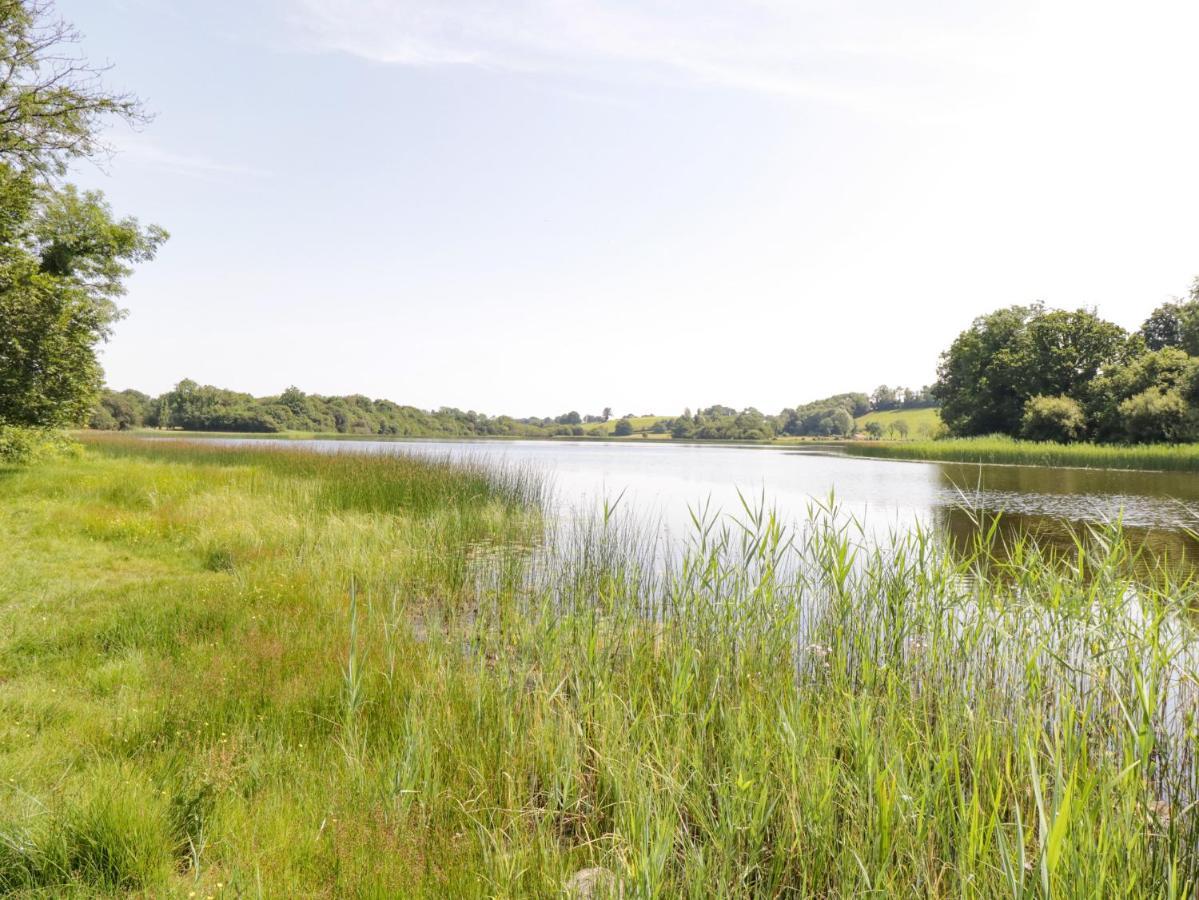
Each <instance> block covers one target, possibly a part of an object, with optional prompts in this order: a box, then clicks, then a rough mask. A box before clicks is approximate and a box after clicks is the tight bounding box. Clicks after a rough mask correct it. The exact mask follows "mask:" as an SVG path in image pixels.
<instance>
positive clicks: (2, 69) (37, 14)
mask: <svg viewBox="0 0 1199 900" xmlns="http://www.w3.org/2000/svg"><path fill="white" fill-rule="evenodd" d="M77 42H78V35H77V33H76V32H75V31H74V30H73V29H72V28H71V27H70V26H69V25H67V24H65V23H63V22H62V21H60V20H58V19H57V18H55V17H54V13H53V7H52V5H51V4H49V3H47V2H42V0H0V426H6V425H7V426H13V425H16V426H24V427H35V428H54V427H62V426H69V425H78V424H81V423H82V422H83V421H84V420H85V419H86V418H87V416H88V414H89V412H90V411H91V409H92V407H93V403H94V401H95V398H96V396H97V394H98V391H99V388H100V385H101V383H102V371H101V368H100V364H99V361H98V360H97V359H96V346H97V345H98V344H99V343H100V342H102V341H104V340H107V339H108V337H109V336H110V334H111V332H112V327H113V325H114V323H115V322H116V321H117V320H118V319H119V318H120V317H121V315H122V311H121V310H120V309H119V307H118V306H117V303H116V301H117V300H118V299H119V298H120V297H121V296H122V295H123V294H124V292H125V281H126V279H127V278H128V276H129V275H130V274H131V272H132V266H133V264H134V263H138V262H144V261H146V260H149V259H152V258H153V256H154V253H155V251H156V250H157V249H158V247H159V246H160V245H161V244H162V242H163V241H164V240H166V238H167V234H166V232H165V231H164V230H163V229H161V228H158V227H156V226H150V227H148V228H143V227H142V226H140V225H139V223H138V222H137V220H136V219H133V218H124V219H116V218H115V217H114V216H113V213H112V210H111V208H110V207H109V206H108V204H107V203H106V202H105V201H104V197H103V195H102V194H100V193H99V192H96V191H89V192H80V191H78V190H76V189H75V188H74V187H73V186H72V185H69V184H67V185H62V184H60V183H59V179H60V178H61V176H63V175H64V174H65V173H66V170H67V167H68V164H69V163H70V162H71V161H72V160H74V159H78V158H93V159H94V158H96V157H97V156H98V155H100V154H102V153H103V152H104V147H103V145H102V142H101V140H100V129H101V126H102V124H103V123H104V121H105V120H107V119H109V118H112V117H116V118H117V119H123V120H125V121H128V122H134V123H136V122H139V121H143V120H144V119H145V116H144V115H143V114H142V112H141V110H140V107H139V106H138V104H137V102H136V100H135V99H133V98H132V97H130V96H129V95H125V94H118V93H113V92H110V91H108V90H107V89H106V88H105V87H104V85H103V82H102V79H101V77H100V76H101V74H102V72H103V70H102V69H98V68H96V67H93V66H91V65H89V64H88V62H87V61H86V59H84V58H83V57H81V56H79V55H78V54H76V53H74V52H73V50H72V48H73V45H74V44H76V43H77Z"/></svg>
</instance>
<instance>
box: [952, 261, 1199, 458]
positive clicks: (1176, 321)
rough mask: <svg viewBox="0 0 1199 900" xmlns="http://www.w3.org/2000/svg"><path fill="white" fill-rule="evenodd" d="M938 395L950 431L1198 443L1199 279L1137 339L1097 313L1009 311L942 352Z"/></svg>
mask: <svg viewBox="0 0 1199 900" xmlns="http://www.w3.org/2000/svg"><path fill="white" fill-rule="evenodd" d="M937 376H938V377H937V382H936V384H935V385H933V388H932V394H933V397H934V398H935V399H936V401H937V402H938V403H939V404H940V415H941V419H942V421H943V422H944V423H945V426H946V428H947V429H948V432H949V433H950V434H951V435H955V436H960V437H969V436H978V435H992V434H1001V435H1007V436H1010V437H1019V438H1025V439H1029V440H1039V441H1058V442H1071V441H1081V440H1089V441H1094V442H1097V443H1155V442H1157V443H1178V442H1183V441H1197V440H1199V278H1196V279H1195V281H1194V283H1193V284H1192V286H1191V289H1190V292H1189V295H1188V296H1187V297H1186V298H1183V299H1175V300H1172V301H1170V302H1167V303H1163V304H1162V305H1160V306H1158V307H1157V308H1156V309H1154V310H1153V312H1152V313H1150V315H1149V317H1148V318H1147V319H1146V320H1145V322H1144V324H1142V325H1141V327H1140V328H1139V329H1138V330H1137V331H1135V332H1132V333H1129V332H1127V331H1125V330H1124V329H1123V328H1121V327H1120V326H1119V325H1116V324H1115V323H1113V322H1108V321H1106V320H1105V319H1102V318H1100V317H1099V316H1098V315H1097V313H1096V312H1095V311H1094V310H1093V309H1076V310H1059V309H1049V308H1047V307H1046V306H1045V305H1044V304H1041V303H1034V304H1031V305H1027V306H1009V307H1006V308H1004V309H1000V310H996V311H995V312H993V313H990V314H988V315H985V316H980V317H979V318H977V319H975V320H974V322H973V324H972V325H971V326H970V327H969V328H968V329H966V330H965V331H963V332H962V333H961V334H960V335H958V337H957V338H956V339H955V340H954V342H953V344H952V345H951V346H950V347H949V349H948V350H946V351H945V353H944V354H942V356H941V361H940V366H939V368H938V373H937Z"/></svg>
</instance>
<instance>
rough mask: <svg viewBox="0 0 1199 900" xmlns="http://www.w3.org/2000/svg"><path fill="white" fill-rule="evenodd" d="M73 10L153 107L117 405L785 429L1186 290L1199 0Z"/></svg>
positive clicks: (131, 145) (1197, 241)
mask: <svg viewBox="0 0 1199 900" xmlns="http://www.w3.org/2000/svg"><path fill="white" fill-rule="evenodd" d="M59 5H60V9H61V12H62V13H63V14H64V15H65V16H66V17H67V18H68V19H71V20H73V21H74V22H75V23H76V24H77V25H78V26H79V27H80V28H81V29H82V30H83V31H84V32H85V33H86V35H87V40H86V44H85V47H86V49H87V50H88V52H89V54H90V55H91V56H92V57H93V58H98V59H101V60H104V59H109V60H111V61H113V62H114V63H115V64H116V69H115V71H114V73H113V76H112V78H113V80H114V82H115V83H116V84H118V85H121V86H125V87H129V88H131V89H133V90H135V91H137V92H138V93H139V94H141V95H142V96H143V97H144V98H145V100H146V101H147V102H148V104H149V105H150V107H151V108H152V109H153V110H155V111H156V112H157V113H158V118H157V120H156V121H155V122H154V124H153V125H152V126H150V127H149V128H148V129H146V130H144V131H143V132H141V133H137V134H134V133H130V132H128V131H126V130H120V131H117V132H115V133H114V136H113V140H114V143H115V144H116V145H117V146H118V147H119V149H120V153H119V154H118V155H117V156H116V158H115V159H114V160H113V162H112V164H111V165H109V166H108V167H107V172H105V173H100V172H97V171H96V170H94V169H92V168H85V169H82V170H81V171H80V172H79V174H78V177H79V180H81V181H83V182H85V183H87V184H89V185H95V186H99V187H101V188H103V189H104V190H105V191H106V192H107V193H108V195H109V197H110V198H111V200H112V201H113V204H114V206H115V207H116V208H117V211H118V212H121V213H132V214H135V215H138V216H140V217H141V218H142V219H143V220H146V221H154V222H158V223H160V224H162V225H164V226H166V227H167V228H169V229H170V230H171V232H172V234H173V239H172V240H171V242H170V243H169V244H168V245H167V246H166V247H165V248H164V249H163V251H162V253H161V255H160V257H159V259H158V260H157V261H156V262H154V263H153V264H151V265H149V266H146V267H144V268H143V269H142V270H141V271H140V272H139V273H138V275H137V276H136V277H135V279H134V281H133V284H132V289H131V292H130V295H129V297H128V302H127V304H126V305H127V306H128V307H129V309H130V317H129V318H128V320H126V321H125V322H123V323H122V324H121V325H120V326H119V329H118V332H117V334H116V337H115V338H114V339H113V341H112V342H111V344H110V345H109V346H108V348H107V349H106V351H105V354H104V362H105V367H106V369H107V371H108V376H109V382H110V383H111V384H112V385H113V386H115V387H118V388H122V387H137V388H140V389H142V390H146V391H150V392H159V391H162V390H165V389H167V388H169V387H170V386H171V385H172V384H173V383H174V382H176V381H178V380H179V379H181V378H184V377H190V378H195V379H197V380H199V381H202V382H211V383H215V384H219V385H222V386H227V387H233V388H239V389H242V390H249V391H252V392H254V393H259V394H262V393H275V392H278V391H279V390H281V389H282V388H283V387H285V386H286V385H288V384H291V383H294V384H297V385H299V386H300V387H301V388H303V389H304V390H307V391H311V392H320V393H350V392H360V393H365V394H369V395H372V396H377V397H388V398H391V399H394V400H397V401H400V402H406V403H412V404H415V405H418V406H423V407H436V406H441V405H452V406H459V407H462V408H472V409H478V410H481V411H485V412H489V413H498V412H509V413H513V414H516V415H529V414H539V415H540V414H556V413H559V412H562V411H564V410H568V409H578V410H579V411H581V412H584V413H587V412H598V411H599V409H600V408H602V407H604V406H612V407H614V408H616V410H617V412H618V413H623V412H629V411H631V412H655V413H662V414H666V413H677V412H679V411H680V410H681V409H682V408H683V407H684V406H692V407H695V406H697V405H707V404H710V403H724V404H728V405H732V406H738V407H740V406H747V405H756V406H758V407H759V408H761V409H763V410H765V411H767V412H775V411H777V410H778V409H779V408H781V407H783V406H792V405H795V404H796V403H799V402H802V401H805V400H808V399H812V398H815V397H818V396H822V395H826V394H829V393H834V392H838V391H843V390H869V389H870V388H872V387H873V386H874V385H876V384H878V383H880V382H887V383H891V384H895V383H901V384H911V385H918V384H923V383H927V382H929V381H931V380H932V378H933V374H934V371H935V366H936V358H937V354H938V353H939V352H940V351H941V350H942V349H943V348H944V347H945V346H946V345H947V344H948V342H949V341H950V340H952V338H953V336H954V335H955V334H956V333H957V332H958V331H960V330H961V329H962V328H963V327H965V326H966V325H967V324H968V323H969V322H970V320H971V319H972V318H973V317H974V316H976V315H978V314H980V313H982V312H986V311H988V310H990V309H993V308H995V307H998V306H1001V305H1006V304H1010V303H1018V302H1027V301H1030V300H1034V299H1044V300H1045V301H1047V302H1048V303H1050V304H1051V305H1055V306H1068V307H1073V306H1078V305H1083V304H1085V305H1094V306H1097V307H1098V308H1099V311H1100V312H1101V313H1102V314H1104V315H1106V316H1107V317H1109V318H1111V319H1113V320H1115V321H1117V322H1119V323H1121V324H1122V325H1125V326H1126V327H1135V326H1136V325H1138V324H1139V323H1140V321H1141V320H1142V319H1143V318H1144V317H1145V315H1146V314H1147V313H1148V312H1149V310H1150V309H1151V308H1152V307H1153V306H1154V305H1156V304H1158V303H1160V302H1161V301H1163V300H1166V299H1169V297H1170V296H1172V295H1176V294H1181V293H1183V292H1184V291H1185V290H1186V288H1187V286H1188V285H1189V283H1190V280H1191V278H1192V276H1194V275H1196V274H1199V215H1196V210H1199V164H1196V159H1197V158H1199V116H1197V115H1196V109H1197V108H1199V54H1196V53H1195V51H1194V47H1195V45H1196V41H1197V39H1199V3H1196V2H1194V0H1147V2H1141V3H1136V4H1131V3H1115V2H1107V0H1098V2H1096V0H1050V2H1040V3H1038V2H1031V0H1014V2H1003V3H993V2H950V0H940V2H937V0H916V2H908V3H903V4H897V3H894V2H891V0H874V2H843V0H840V2H835V0H812V2H786V0H741V2H734V0H646V2H631V0H614V2H601V0H60V4H59Z"/></svg>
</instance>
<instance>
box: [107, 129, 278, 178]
mask: <svg viewBox="0 0 1199 900" xmlns="http://www.w3.org/2000/svg"><path fill="white" fill-rule="evenodd" d="M107 143H108V145H109V146H110V147H111V148H112V149H113V151H114V155H115V160H116V161H117V162H118V163H119V162H122V161H128V162H132V163H134V164H136V165H139V166H148V167H151V168H155V169H159V170H161V171H164V172H169V173H171V174H172V175H183V176H188V177H192V178H222V177H242V178H265V177H269V176H270V175H271V173H270V172H269V171H268V170H266V169H260V168H257V167H255V166H250V165H246V164H244V163H240V162H229V161H225V160H217V159H213V158H211V157H209V156H205V155H203V154H197V153H179V152H177V151H174V150H170V149H168V148H166V147H163V146H162V145H160V144H158V143H156V142H155V141H153V140H152V139H150V138H148V137H146V136H145V135H143V134H140V133H132V134H130V133H127V132H126V133H113V134H110V135H109V137H108V141H107Z"/></svg>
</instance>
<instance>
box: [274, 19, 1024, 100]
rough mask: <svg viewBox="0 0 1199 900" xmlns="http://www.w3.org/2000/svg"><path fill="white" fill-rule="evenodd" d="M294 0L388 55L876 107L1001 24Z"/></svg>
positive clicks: (306, 23) (963, 55) (318, 44)
mask: <svg viewBox="0 0 1199 900" xmlns="http://www.w3.org/2000/svg"><path fill="white" fill-rule="evenodd" d="M290 2H291V19H292V24H293V26H294V27H295V28H296V31H297V34H298V35H300V38H301V40H302V41H303V43H304V44H305V45H306V46H307V47H309V48H310V49H318V50H335V51H341V52H345V53H349V54H353V55H356V56H359V57H363V58H365V59H370V60H374V61H377V62H382V63H392V64H399V65H408V66H435V65H458V66H463V65H465V66H480V67H488V68H494V69H506V70H513V71H525V72H544V71H550V72H564V73H570V74H576V75H592V76H597V77H603V78H620V79H629V78H657V79H671V80H676V81H677V80H685V81H687V82H692V83H694V82H699V83H704V84H711V85H720V86H725V87H732V88H737V89H742V90H749V91H755V92H762V93H769V94H777V95H782V96H790V97H797V98H805V99H815V100H821V101H828V102H832V103H838V104H849V105H854V106H871V107H873V106H880V105H885V104H886V103H887V101H888V98H889V97H891V96H894V95H896V94H897V93H899V92H907V93H912V92H915V93H919V92H920V91H921V90H932V89H934V87H935V89H937V90H945V89H946V88H950V89H952V87H953V79H947V78H945V77H944V76H945V72H946V70H947V69H955V70H964V71H965V74H969V72H972V71H980V70H984V69H986V68H988V67H989V65H990V64H992V63H993V62H994V60H995V56H996V53H995V52H994V51H995V38H996V35H997V34H1000V35H1001V34H1002V30H1003V29H1002V28H999V29H996V28H995V27H994V25H995V23H994V21H986V16H985V14H984V13H983V12H981V11H980V10H979V9H977V8H976V9H975V11H974V12H973V13H972V14H969V15H966V14H962V13H953V12H947V11H946V8H945V7H944V5H942V4H931V5H929V6H928V7H927V9H926V12H925V14H923V15H922V14H921V10H920V8H919V7H920V4H894V3H893V2H884V0H875V2H874V3H869V2H867V3H863V4H856V5H855V6H854V7H853V11H849V10H848V9H847V8H846V7H845V6H843V5H842V4H840V3H836V2H833V0H795V2H787V0H642V2H630V0H623V2H622V0H615V2H614V0H606V2H605V0H449V2H447V0H290ZM1022 5H1023V4H1021V6H1022ZM900 6H901V7H902V8H901V9H898V8H897V7H900ZM984 9H985V8H984ZM1012 9H1013V8H1012V7H1009V11H1008V13H1006V15H1009V16H1011V15H1013V13H1012V12H1011V10H1012ZM1016 14H1018V11H1017V13H1016ZM897 75H901V76H902V77H897Z"/></svg>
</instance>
